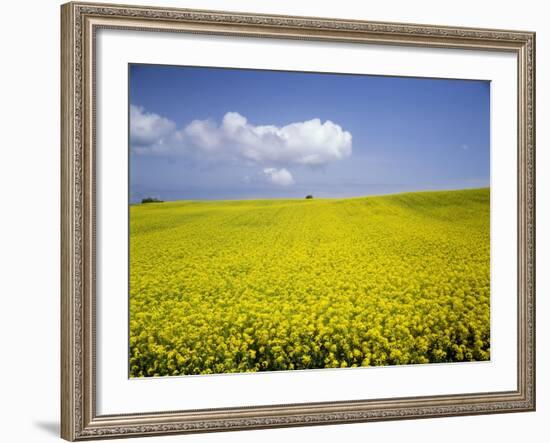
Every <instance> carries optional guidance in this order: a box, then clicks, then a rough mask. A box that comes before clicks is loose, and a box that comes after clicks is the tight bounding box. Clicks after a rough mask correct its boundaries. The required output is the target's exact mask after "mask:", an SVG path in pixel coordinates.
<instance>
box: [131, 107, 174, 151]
mask: <svg viewBox="0 0 550 443" xmlns="http://www.w3.org/2000/svg"><path fill="white" fill-rule="evenodd" d="M175 129H176V124H175V123H174V122H173V121H171V120H169V119H167V118H165V117H161V116H160V115H158V114H154V113H151V112H145V110H144V109H143V108H142V107H141V106H134V105H130V140H131V142H132V144H134V145H137V146H146V145H150V144H152V143H159V142H162V140H163V139H164V137H166V136H168V135H170V134H172V133H173V132H174V130H175Z"/></svg>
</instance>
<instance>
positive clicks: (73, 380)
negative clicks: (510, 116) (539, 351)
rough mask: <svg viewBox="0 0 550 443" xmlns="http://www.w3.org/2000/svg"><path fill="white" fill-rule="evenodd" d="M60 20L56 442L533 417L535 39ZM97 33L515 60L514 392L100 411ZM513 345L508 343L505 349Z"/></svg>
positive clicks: (104, 9) (411, 28) (177, 12)
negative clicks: (371, 47)
mask: <svg viewBox="0 0 550 443" xmlns="http://www.w3.org/2000/svg"><path fill="white" fill-rule="evenodd" d="M61 18H62V20H61V22H62V40H61V48H62V59H61V75H62V97H61V102H62V111H61V112H62V114H61V122H62V128H61V140H62V177H61V189H62V193H61V199H62V209H61V210H62V212H61V216H62V228H61V229H62V230H61V234H62V235H61V238H62V248H61V249H62V253H61V260H62V294H61V322H62V323H61V350H62V355H61V436H62V437H63V438H64V439H66V440H70V441H75V440H88V439H99V438H112V437H130V436H147V435H160V434H178V433H196V432H215V431H227V430H243V429H262V428H273V427H285V426H309V425H321V424H337V423H353V422H368V421H379V420H396V419H410V418H428V417H444V416H460V415H473V414H491V413H506V412H520V411H534V410H535V34H534V33H532V32H524V31H503V30H491V29H470V28H454V27H446V26H432V25H413V24H397V23H379V22H363V21H353V20H340V19H338V20H336V19H326V18H309V17H288V16H270V15H258V14H247V13H233V12H218V11H199V10H185V9H167V8H156V7H141V6H140V7H135V6H122V5H108V4H91V3H80V2H74V3H67V4H65V5H63V6H62V7H61ZM99 29H115V30H121V31H154V32H168V33H175V32H177V33H193V34H205V35H219V36H231V37H236V36H238V37H261V38H271V39H282V40H288V41H290V40H297V39H298V40H311V41H326V42H333V43H338V42H341V43H350V42H353V43H356V44H359V45H361V44H384V45H395V46H407V47H413V48H414V47H424V48H449V49H474V50H482V51H484V50H486V51H503V52H508V53H513V54H515V55H516V56H517V74H518V75H517V78H518V84H517V116H518V121H517V125H518V134H517V158H518V170H517V177H510V179H511V180H517V192H518V194H517V195H518V201H517V225H518V232H517V236H518V244H517V262H518V266H517V282H518V285H517V307H518V308H517V314H518V315H517V325H510V327H517V336H518V342H517V361H518V367H517V389H515V390H511V391H505V392H479V393H474V394H471V393H464V394H456V395H438V396H433V395H432V396H418V397H406V398H390V399H387V398H386V399H368V400H353V401H349V400H346V401H344V400H342V401H331V402H322V403H299V404H296V403H293V404H281V405H277V406H250V407H235V408H218V409H214V408H211V409H196V410H182V411H156V412H151V413H139V414H135V413H133V412H132V411H127V412H126V413H124V414H120V415H98V414H97V412H96V399H97V397H96V395H97V392H96V364H95V363H96V335H95V331H96V321H97V317H96V259H95V257H96V248H97V238H96V223H95V215H96V192H95V189H96V182H97V180H98V175H97V170H96V162H95V160H96V157H95V154H96V148H95V146H96V138H95V135H96V132H95V131H96V129H95V124H96V123H95V116H96V102H95V99H96V95H95V94H96V87H97V81H98V80H97V78H96V71H95V54H96V52H95V51H96V46H95V45H96V40H95V36H96V32H97V31H98V30H99ZM513 345H514V346H515V344H513Z"/></svg>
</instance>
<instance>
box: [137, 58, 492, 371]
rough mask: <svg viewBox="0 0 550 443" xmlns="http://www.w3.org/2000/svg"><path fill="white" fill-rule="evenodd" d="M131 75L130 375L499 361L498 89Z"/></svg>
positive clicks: (427, 81) (326, 76)
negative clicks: (494, 92) (494, 141)
mask: <svg viewBox="0 0 550 443" xmlns="http://www.w3.org/2000/svg"><path fill="white" fill-rule="evenodd" d="M128 76H129V77H128V88H129V91H128V120H129V128H128V158H129V177H128V183H129V191H128V216H129V221H128V223H129V247H128V249H129V251H128V255H129V258H128V260H129V362H128V368H129V369H128V370H129V376H130V378H137V377H163V376H189V375H205V374H228V373H246V372H259V371H295V370H325V369H329V368H366V367H373V366H393V365H414V364H432V363H438V364H458V363H461V364H462V363H468V362H469V363H472V362H486V361H490V359H491V323H490V320H491V318H490V296H491V266H490V264H491V248H490V212H491V211H490V207H491V205H490V195H491V188H490V183H491V180H490V178H491V155H490V145H491V140H490V129H491V128H490V123H491V115H490V113H491V112H490V111H491V82H490V81H485V80H471V79H467V80H464V79H441V78H420V77H398V76H379V75H364V74H348V73H321V72H300V71H272V70H259V69H239V68H217V67H197V66H174V65H156V64H129V65H128Z"/></svg>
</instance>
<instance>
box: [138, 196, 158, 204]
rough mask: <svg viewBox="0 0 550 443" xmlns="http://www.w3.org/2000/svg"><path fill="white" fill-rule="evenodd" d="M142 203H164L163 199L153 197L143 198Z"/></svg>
mask: <svg viewBox="0 0 550 443" xmlns="http://www.w3.org/2000/svg"><path fill="white" fill-rule="evenodd" d="M141 203H162V200H159V199H158V198H153V197H145V198H142V199H141Z"/></svg>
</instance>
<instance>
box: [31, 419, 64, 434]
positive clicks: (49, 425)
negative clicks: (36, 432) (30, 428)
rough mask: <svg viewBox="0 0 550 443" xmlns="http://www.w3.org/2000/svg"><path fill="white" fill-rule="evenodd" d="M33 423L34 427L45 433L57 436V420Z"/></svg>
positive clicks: (58, 429) (58, 430)
mask: <svg viewBox="0 0 550 443" xmlns="http://www.w3.org/2000/svg"><path fill="white" fill-rule="evenodd" d="M33 424H34V426H35V427H36V428H38V429H42V430H43V431H44V432H46V433H47V434H50V435H54V436H56V437H59V432H60V428H59V423H58V422H57V421H35V422H34V423H33Z"/></svg>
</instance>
